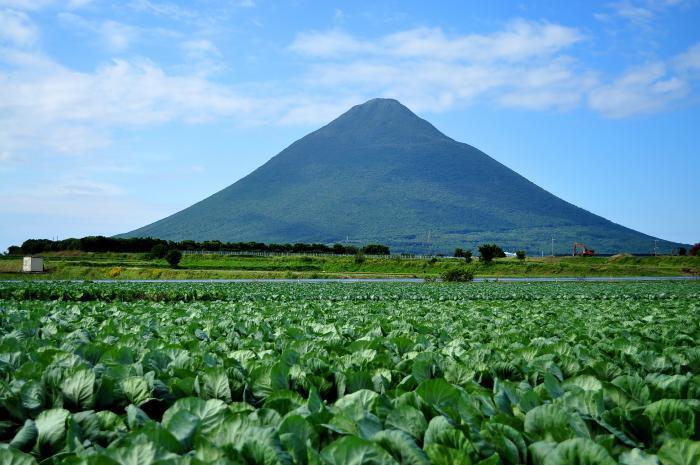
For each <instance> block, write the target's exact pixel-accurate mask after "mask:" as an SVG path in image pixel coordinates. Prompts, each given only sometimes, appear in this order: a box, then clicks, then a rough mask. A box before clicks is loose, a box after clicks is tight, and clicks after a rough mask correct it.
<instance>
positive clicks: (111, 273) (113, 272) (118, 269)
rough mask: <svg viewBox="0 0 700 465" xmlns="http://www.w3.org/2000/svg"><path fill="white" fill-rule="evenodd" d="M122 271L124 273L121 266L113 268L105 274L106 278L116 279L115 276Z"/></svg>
mask: <svg viewBox="0 0 700 465" xmlns="http://www.w3.org/2000/svg"><path fill="white" fill-rule="evenodd" d="M122 271H124V268H122V267H121V266H115V267H113V268H112V269H110V270H109V272H107V276H109V277H110V278H116V277H117V276H119V275H120V274H122Z"/></svg>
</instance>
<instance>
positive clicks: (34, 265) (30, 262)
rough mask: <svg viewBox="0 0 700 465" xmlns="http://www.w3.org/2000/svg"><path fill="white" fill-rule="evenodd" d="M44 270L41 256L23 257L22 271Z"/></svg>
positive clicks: (35, 271) (34, 271)
mask: <svg viewBox="0 0 700 465" xmlns="http://www.w3.org/2000/svg"><path fill="white" fill-rule="evenodd" d="M41 271H44V259H43V258H41V257H24V260H23V261H22V272H23V273H37V272H41Z"/></svg>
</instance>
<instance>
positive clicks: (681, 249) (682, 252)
mask: <svg viewBox="0 0 700 465" xmlns="http://www.w3.org/2000/svg"><path fill="white" fill-rule="evenodd" d="M687 253H688V251H687V250H686V248H685V247H679V248H678V255H680V256H681V257H685V256H686V254H687Z"/></svg>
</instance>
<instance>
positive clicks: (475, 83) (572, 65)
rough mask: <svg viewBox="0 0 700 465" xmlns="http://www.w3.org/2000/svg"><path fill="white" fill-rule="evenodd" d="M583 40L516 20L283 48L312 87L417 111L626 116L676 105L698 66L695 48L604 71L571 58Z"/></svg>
mask: <svg viewBox="0 0 700 465" xmlns="http://www.w3.org/2000/svg"><path fill="white" fill-rule="evenodd" d="M584 39H585V38H584V35H583V34H582V33H581V32H580V31H578V30H576V29H572V28H567V27H564V26H561V25H556V24H550V23H542V22H527V21H522V20H518V21H513V22H511V23H510V24H508V25H507V27H506V28H505V29H504V30H503V31H499V32H495V33H493V34H488V35H474V34H471V35H461V36H460V35H455V36H448V35H447V34H445V33H444V32H443V31H442V30H441V29H439V28H417V29H411V30H408V31H401V32H395V33H390V34H387V35H384V36H381V37H378V38H376V39H374V40H367V39H362V38H358V37H356V36H353V35H350V34H348V33H346V32H343V31H339V30H331V31H327V32H325V33H324V32H308V33H302V34H299V35H298V36H297V37H296V38H295V40H294V41H293V43H292V44H291V45H290V49H291V50H292V51H294V52H296V53H298V54H300V55H301V56H303V57H305V58H307V59H308V60H309V66H310V70H309V72H308V73H307V75H306V85H307V86H308V87H309V88H316V89H318V90H320V91H323V92H327V93H328V94H331V93H335V94H336V95H341V96H342V95H344V93H345V94H347V93H351V92H352V93H355V94H358V93H360V94H362V95H365V96H384V97H394V98H398V99H399V100H402V101H403V102H405V103H406V104H408V105H409V106H410V107H411V108H414V109H416V110H418V111H426V110H427V111H443V110H446V109H449V108H452V107H455V106H462V105H468V104H471V103H474V102H476V101H485V102H490V103H492V104H496V105H500V106H504V107H515V108H523V109H528V110H549V109H554V110H570V109H574V108H580V107H582V106H588V107H589V108H591V109H593V110H594V111H597V112H599V113H601V114H603V115H604V116H606V117H612V118H620V117H628V116H633V115H637V114H646V113H652V112H658V111H663V110H665V109H667V108H669V106H671V105H673V104H675V103H677V102H678V101H679V100H680V99H681V98H683V97H684V96H686V95H688V94H689V92H691V90H692V88H693V82H692V80H693V78H692V77H691V74H692V73H691V72H690V71H693V70H697V69H700V44H699V45H696V46H694V47H691V48H690V49H689V50H688V51H687V52H685V53H683V54H681V55H679V56H678V57H676V58H673V59H671V60H667V61H660V62H658V63H656V64H653V65H649V66H642V67H639V68H636V69H632V70H629V71H626V72H624V73H623V74H622V75H619V76H615V75H612V76H610V75H607V73H602V72H599V71H597V70H595V69H591V68H587V67H585V66H584V65H583V64H582V63H580V62H578V61H576V60H574V59H573V58H572V57H571V56H570V55H569V52H570V51H571V48H572V47H573V46H575V45H576V44H578V43H579V42H581V41H583V40H584ZM674 69H676V70H678V72H676V73H674V72H673V71H674ZM298 113H305V112H302V111H301V110H299V111H298Z"/></svg>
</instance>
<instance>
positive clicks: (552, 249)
mask: <svg viewBox="0 0 700 465" xmlns="http://www.w3.org/2000/svg"><path fill="white" fill-rule="evenodd" d="M553 256H554V236H552V257H553Z"/></svg>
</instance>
